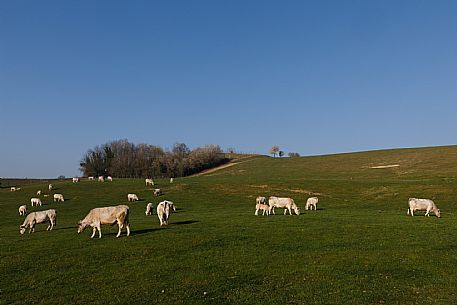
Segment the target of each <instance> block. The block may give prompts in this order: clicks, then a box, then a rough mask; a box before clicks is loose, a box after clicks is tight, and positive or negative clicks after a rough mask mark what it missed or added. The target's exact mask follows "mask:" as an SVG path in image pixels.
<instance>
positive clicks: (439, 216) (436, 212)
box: [434, 209, 441, 218]
mask: <svg viewBox="0 0 457 305" xmlns="http://www.w3.org/2000/svg"><path fill="white" fill-rule="evenodd" d="M434 212H435V215H436V217H438V218H441V212H440V209H436V210H435V211H434Z"/></svg>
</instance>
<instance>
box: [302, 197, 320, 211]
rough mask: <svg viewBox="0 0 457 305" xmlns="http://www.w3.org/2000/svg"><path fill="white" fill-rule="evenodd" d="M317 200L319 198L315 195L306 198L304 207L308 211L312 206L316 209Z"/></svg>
mask: <svg viewBox="0 0 457 305" xmlns="http://www.w3.org/2000/svg"><path fill="white" fill-rule="evenodd" d="M318 201H319V198H317V197H310V198H308V200H306V206H305V209H306V210H307V211H308V210H311V211H312V210H313V207H314V210H315V211H316V210H317V202H318Z"/></svg>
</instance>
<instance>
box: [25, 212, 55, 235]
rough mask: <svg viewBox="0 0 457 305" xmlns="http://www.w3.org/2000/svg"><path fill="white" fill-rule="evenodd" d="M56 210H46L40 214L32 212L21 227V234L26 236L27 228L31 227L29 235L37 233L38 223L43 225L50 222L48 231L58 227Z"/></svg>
mask: <svg viewBox="0 0 457 305" xmlns="http://www.w3.org/2000/svg"><path fill="white" fill-rule="evenodd" d="M56 217H57V214H56V210H52V209H51V210H45V211H39V212H32V213H30V214H29V215H27V217H26V218H25V220H24V223H23V224H22V225H21V226H20V227H19V233H21V234H24V233H25V230H26V229H27V227H30V230H29V233H31V232H34V231H35V225H36V224H37V223H43V222H46V221H49V226H48V228H47V229H46V230H48V231H51V230H52V228H53V227H54V226H55V225H56V219H57V218H56Z"/></svg>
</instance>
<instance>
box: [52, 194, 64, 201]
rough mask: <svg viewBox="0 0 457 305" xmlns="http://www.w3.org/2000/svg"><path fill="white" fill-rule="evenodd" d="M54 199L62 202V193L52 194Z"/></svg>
mask: <svg viewBox="0 0 457 305" xmlns="http://www.w3.org/2000/svg"><path fill="white" fill-rule="evenodd" d="M54 201H57V202H59V201H60V202H64V201H65V199H64V198H63V195H62V194H54Z"/></svg>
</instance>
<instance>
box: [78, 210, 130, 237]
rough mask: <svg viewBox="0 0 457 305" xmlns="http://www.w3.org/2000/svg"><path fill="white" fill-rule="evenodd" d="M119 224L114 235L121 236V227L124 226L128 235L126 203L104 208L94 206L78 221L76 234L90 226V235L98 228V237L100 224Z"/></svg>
mask: <svg viewBox="0 0 457 305" xmlns="http://www.w3.org/2000/svg"><path fill="white" fill-rule="evenodd" d="M116 223H117V225H118V226H119V231H118V233H117V235H116V237H119V236H121V231H122V228H123V227H124V226H125V227H126V229H127V236H129V235H130V224H129V207H128V206H126V205H118V206H111V207H104V208H95V209H92V210H90V212H89V214H87V216H86V217H84V219H83V220H80V221H79V222H78V225H79V227H78V234H79V233H81V232H82V231H84V230H85V229H86V228H87V227H89V226H91V227H92V236H91V237H90V238H94V236H95V233H96V232H97V230H98V237H99V238H102V230H101V225H114V224H116Z"/></svg>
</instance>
